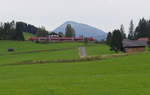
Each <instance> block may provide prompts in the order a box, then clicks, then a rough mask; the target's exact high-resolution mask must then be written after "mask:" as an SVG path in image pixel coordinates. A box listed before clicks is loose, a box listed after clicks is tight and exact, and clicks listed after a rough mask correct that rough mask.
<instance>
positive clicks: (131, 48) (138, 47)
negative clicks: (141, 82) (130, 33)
mask: <svg viewBox="0 0 150 95" xmlns="http://www.w3.org/2000/svg"><path fill="white" fill-rule="evenodd" d="M146 45H147V42H146V41H143V40H129V39H124V40H123V49H124V52H126V53H132V52H144V51H145V50H146Z"/></svg>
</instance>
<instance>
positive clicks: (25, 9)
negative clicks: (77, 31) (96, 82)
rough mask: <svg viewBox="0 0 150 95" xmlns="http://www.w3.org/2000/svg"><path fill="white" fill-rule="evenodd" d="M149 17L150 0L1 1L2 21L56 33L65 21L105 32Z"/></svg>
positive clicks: (0, 13) (0, 16)
mask: <svg viewBox="0 0 150 95" xmlns="http://www.w3.org/2000/svg"><path fill="white" fill-rule="evenodd" d="M142 17H145V18H146V19H149V18H150V0H0V21H3V22H4V21H11V20H16V21H24V22H27V23H30V24H34V25H36V26H41V25H43V26H45V27H46V29H48V30H53V29H55V28H56V27H58V26H59V25H61V24H63V23H64V22H65V21H76V22H80V23H85V24H89V25H92V26H95V27H97V28H99V29H102V30H104V31H105V32H108V31H111V30H113V29H114V28H119V27H120V24H124V25H125V28H126V30H127V29H128V27H129V22H130V20H131V19H133V20H134V23H135V24H137V22H138V21H139V19H140V18H142Z"/></svg>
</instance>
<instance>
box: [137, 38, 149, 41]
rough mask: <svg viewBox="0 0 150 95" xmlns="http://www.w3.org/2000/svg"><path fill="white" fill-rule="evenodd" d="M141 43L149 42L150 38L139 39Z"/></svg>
mask: <svg viewBox="0 0 150 95" xmlns="http://www.w3.org/2000/svg"><path fill="white" fill-rule="evenodd" d="M138 40H140V41H149V38H139V39H138Z"/></svg>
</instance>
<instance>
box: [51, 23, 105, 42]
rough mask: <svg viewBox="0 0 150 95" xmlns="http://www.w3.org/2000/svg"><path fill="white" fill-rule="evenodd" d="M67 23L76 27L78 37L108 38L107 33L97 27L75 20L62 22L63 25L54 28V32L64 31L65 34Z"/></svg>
mask: <svg viewBox="0 0 150 95" xmlns="http://www.w3.org/2000/svg"><path fill="white" fill-rule="evenodd" d="M67 24H71V26H72V27H73V28H74V30H75V34H76V37H80V36H83V37H93V38H94V39H96V40H104V39H106V35H107V34H106V33H105V32H104V31H102V30H100V29H97V28H95V27H93V26H90V25H87V24H82V23H78V22H75V21H66V22H65V23H64V24H62V25H61V26H59V27H58V28H56V29H55V30H54V32H56V33H58V32H62V33H63V34H65V28H66V26H67Z"/></svg>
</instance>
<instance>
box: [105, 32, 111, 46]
mask: <svg viewBox="0 0 150 95" xmlns="http://www.w3.org/2000/svg"><path fill="white" fill-rule="evenodd" d="M111 39H112V33H111V32H109V33H108V34H107V38H106V43H107V44H108V45H111Z"/></svg>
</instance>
